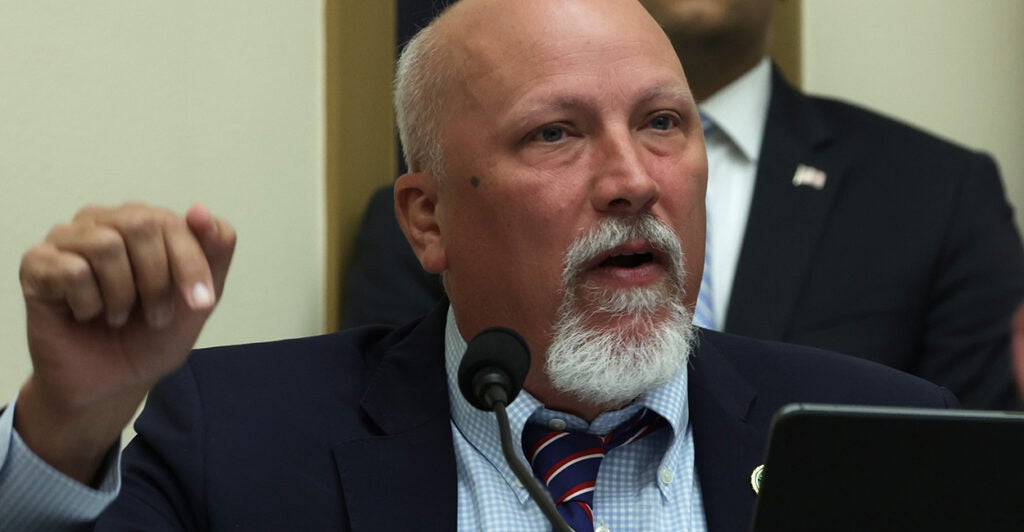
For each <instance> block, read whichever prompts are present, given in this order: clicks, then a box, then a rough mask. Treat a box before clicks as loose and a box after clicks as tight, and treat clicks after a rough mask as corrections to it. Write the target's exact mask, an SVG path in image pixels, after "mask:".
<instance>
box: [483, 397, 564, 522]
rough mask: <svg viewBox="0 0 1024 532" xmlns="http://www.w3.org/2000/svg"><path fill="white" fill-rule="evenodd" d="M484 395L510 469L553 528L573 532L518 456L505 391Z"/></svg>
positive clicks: (545, 491)
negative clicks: (489, 404)
mask: <svg viewBox="0 0 1024 532" xmlns="http://www.w3.org/2000/svg"><path fill="white" fill-rule="evenodd" d="M484 393H485V394H486V395H487V398H488V399H489V400H490V403H491V406H492V407H493V408H494V415H495V416H497V418H498V431H499V433H500V434H501V452H502V453H503V454H504V455H505V460H506V461H507V462H508V465H509V467H511V468H512V472H513V473H515V475H516V478H518V479H519V482H522V483H523V487H525V488H526V491H528V492H529V493H530V497H532V498H533V500H534V501H536V502H537V505H538V506H540V509H541V511H542V512H544V516H545V517H547V518H548V521H550V522H551V526H552V527H554V529H555V530H556V531H557V532H573V529H572V528H570V527H569V524H568V523H566V522H565V519H563V518H562V514H560V513H558V509H557V508H555V503H554V502H553V501H552V500H551V496H550V495H549V494H548V492H547V490H546V489H545V488H544V487H543V486H541V485H540V482H537V479H536V478H534V476H533V473H532V472H531V471H530V470H528V469H526V466H524V465H523V463H522V462H520V461H519V457H518V456H516V452H515V449H516V448H515V445H514V444H513V443H512V429H511V428H510V427H509V423H508V413H507V412H505V402H506V401H507V398H506V396H505V390H502V389H501V388H500V387H499V386H489V387H488V389H487V391H485V392H484Z"/></svg>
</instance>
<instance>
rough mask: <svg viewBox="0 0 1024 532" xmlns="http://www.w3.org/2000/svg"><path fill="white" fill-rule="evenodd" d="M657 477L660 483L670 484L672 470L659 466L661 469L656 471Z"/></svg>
mask: <svg viewBox="0 0 1024 532" xmlns="http://www.w3.org/2000/svg"><path fill="white" fill-rule="evenodd" d="M658 479H660V480H661V483H662V484H666V485H668V484H671V483H672V470H671V469H669V468H667V467H663V468H661V470H660V471H658Z"/></svg>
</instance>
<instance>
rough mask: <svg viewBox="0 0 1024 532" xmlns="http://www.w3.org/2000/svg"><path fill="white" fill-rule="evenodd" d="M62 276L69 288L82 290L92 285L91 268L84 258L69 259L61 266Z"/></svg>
mask: <svg viewBox="0 0 1024 532" xmlns="http://www.w3.org/2000/svg"><path fill="white" fill-rule="evenodd" d="M63 277H64V284H65V285H66V286H67V287H68V289H70V290H82V289H85V288H90V287H92V285H93V274H92V268H90V267H89V264H88V263H86V262H85V261H84V260H69V261H68V262H67V264H66V265H65V266H64V268H63Z"/></svg>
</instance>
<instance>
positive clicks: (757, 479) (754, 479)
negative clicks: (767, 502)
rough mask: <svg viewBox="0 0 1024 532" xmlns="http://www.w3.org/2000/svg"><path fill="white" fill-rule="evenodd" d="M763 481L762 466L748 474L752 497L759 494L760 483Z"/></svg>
mask: <svg viewBox="0 0 1024 532" xmlns="http://www.w3.org/2000/svg"><path fill="white" fill-rule="evenodd" d="M762 480H764V464H761V465H759V466H757V467H755V468H754V471H753V472H752V473H750V487H751V488H753V489H754V495H758V494H760V493H761V481H762Z"/></svg>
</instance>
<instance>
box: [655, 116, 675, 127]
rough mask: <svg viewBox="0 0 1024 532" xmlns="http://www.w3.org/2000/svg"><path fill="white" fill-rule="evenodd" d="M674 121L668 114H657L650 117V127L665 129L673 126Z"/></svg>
mask: <svg viewBox="0 0 1024 532" xmlns="http://www.w3.org/2000/svg"><path fill="white" fill-rule="evenodd" d="M675 125H676V121H675V119H673V118H672V117H671V116H670V115H658V116H656V117H654V118H653V119H651V127H653V128H654V129H657V130H660V131H666V130H669V129H672V128H673V127H675Z"/></svg>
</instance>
